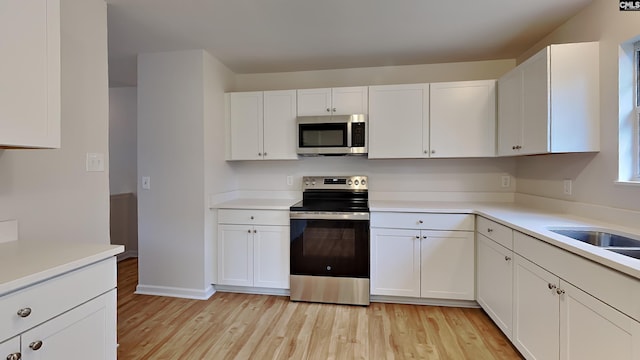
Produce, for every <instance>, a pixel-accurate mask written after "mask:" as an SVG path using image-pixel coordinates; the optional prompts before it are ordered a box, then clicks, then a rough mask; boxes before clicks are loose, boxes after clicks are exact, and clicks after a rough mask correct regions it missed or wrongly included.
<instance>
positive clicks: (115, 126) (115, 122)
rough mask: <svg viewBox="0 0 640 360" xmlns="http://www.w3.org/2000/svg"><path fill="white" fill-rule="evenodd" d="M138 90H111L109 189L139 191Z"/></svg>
mask: <svg viewBox="0 0 640 360" xmlns="http://www.w3.org/2000/svg"><path fill="white" fill-rule="evenodd" d="M137 91H138V89H137V88H135V87H118V88H110V89H109V190H110V193H111V194H112V195H114V194H124V193H134V194H135V193H137V172H138V168H137V166H138V162H137V156H136V152H137V141H138V140H137V128H138V125H137V119H138V96H137Z"/></svg>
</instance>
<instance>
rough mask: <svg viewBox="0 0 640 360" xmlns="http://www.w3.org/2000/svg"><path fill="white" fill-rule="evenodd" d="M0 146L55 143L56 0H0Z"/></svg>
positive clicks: (57, 89)
mask: <svg viewBox="0 0 640 360" xmlns="http://www.w3.org/2000/svg"><path fill="white" fill-rule="evenodd" d="M0 56H1V57H2V66H1V67H0V79H2V80H1V81H0V147H2V146H6V147H29V148H59V147H60V1H59V0H3V1H2V2H0Z"/></svg>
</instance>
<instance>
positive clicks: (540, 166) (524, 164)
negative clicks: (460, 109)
mask: <svg viewBox="0 0 640 360" xmlns="http://www.w3.org/2000/svg"><path fill="white" fill-rule="evenodd" d="M638 35H640V12H637V11H636V12H621V11H619V8H618V2H614V1H610V0H595V1H594V2H593V3H592V4H591V5H590V6H588V7H587V8H586V9H584V10H583V11H582V12H580V13H579V14H577V15H576V16H575V17H573V18H572V19H570V20H569V21H568V22H567V23H565V24H564V25H562V26H561V27H560V28H558V29H557V30H555V31H554V32H553V33H551V34H550V35H549V36H547V37H546V38H544V39H542V40H541V41H540V42H539V43H538V44H537V45H536V46H534V47H533V48H532V49H531V50H529V51H528V52H527V53H525V54H523V56H522V57H521V58H519V61H522V60H524V59H525V58H526V57H528V56H530V55H531V54H533V53H535V52H536V51H538V50H539V49H541V48H542V47H544V46H546V45H548V44H552V43H568V42H580V41H599V42H600V122H601V124H600V129H601V151H600V153H597V154H566V155H546V156H533V157H525V158H521V159H519V160H518V170H517V177H518V185H517V191H518V192H519V193H524V194H531V195H538V196H544V197H549V198H555V199H564V200H569V201H575V202H581V203H590V204H598V205H604V206H609V207H616V208H622V209H630V210H640V201H638V200H639V199H640V187H637V186H636V187H634V186H628V185H627V186H624V185H617V184H614V181H615V180H616V179H617V176H618V121H619V116H618V62H619V59H620V58H619V56H620V48H619V47H620V44H621V43H623V42H625V41H629V40H631V39H632V38H634V37H635V38H637V36H638ZM563 179H572V180H573V182H574V184H573V195H572V196H566V195H563V185H562V181H563Z"/></svg>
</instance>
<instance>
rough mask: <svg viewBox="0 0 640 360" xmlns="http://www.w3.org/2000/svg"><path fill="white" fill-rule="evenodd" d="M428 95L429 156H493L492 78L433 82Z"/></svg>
mask: <svg viewBox="0 0 640 360" xmlns="http://www.w3.org/2000/svg"><path fill="white" fill-rule="evenodd" d="M430 98H431V101H430V110H429V122H430V131H429V133H430V141H429V144H430V148H431V149H430V155H431V157H492V156H495V154H496V81H495V80H481V81H457V82H445V83H433V84H431V89H430Z"/></svg>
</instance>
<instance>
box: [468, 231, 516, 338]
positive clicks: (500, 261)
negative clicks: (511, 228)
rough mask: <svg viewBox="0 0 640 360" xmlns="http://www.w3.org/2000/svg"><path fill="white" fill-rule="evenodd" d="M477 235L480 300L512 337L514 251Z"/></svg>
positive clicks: (500, 326)
mask: <svg viewBox="0 0 640 360" xmlns="http://www.w3.org/2000/svg"><path fill="white" fill-rule="evenodd" d="M476 237H477V244H478V245H477V254H478V256H477V261H478V264H477V272H476V279H477V286H478V289H477V297H478V299H477V300H478V304H480V306H481V307H482V308H483V309H484V311H486V312H487V314H488V315H489V317H491V319H493V321H494V322H495V323H496V325H498V327H499V328H500V330H502V332H503V333H505V335H507V337H508V338H509V339H511V338H512V325H513V321H512V319H513V252H512V251H511V250H508V249H506V248H504V247H503V246H501V245H499V244H498V243H496V242H494V241H493V240H490V239H488V238H487V237H485V236H484V235H481V234H476Z"/></svg>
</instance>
